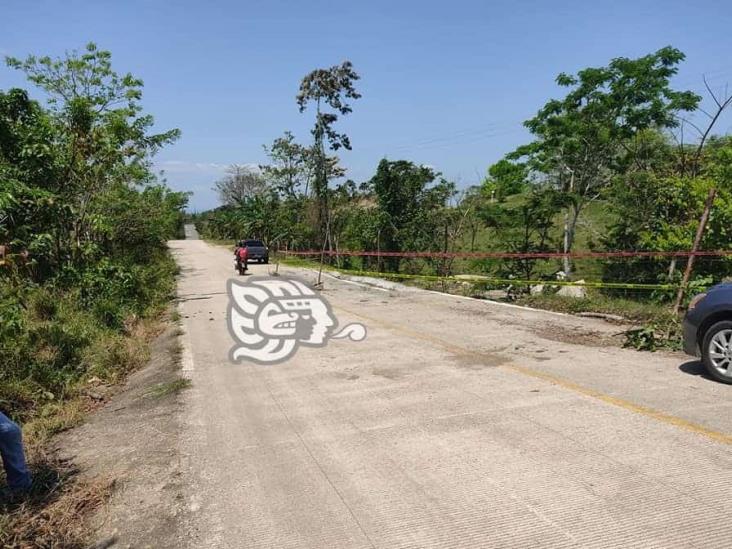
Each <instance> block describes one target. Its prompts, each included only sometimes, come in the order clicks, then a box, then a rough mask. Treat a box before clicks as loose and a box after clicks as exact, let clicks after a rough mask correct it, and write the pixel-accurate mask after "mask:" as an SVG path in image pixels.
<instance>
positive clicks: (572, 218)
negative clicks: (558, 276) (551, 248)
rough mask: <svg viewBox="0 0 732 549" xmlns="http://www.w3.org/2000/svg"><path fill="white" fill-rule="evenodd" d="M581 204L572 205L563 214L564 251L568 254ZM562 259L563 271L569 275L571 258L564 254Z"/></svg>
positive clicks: (572, 242)
mask: <svg viewBox="0 0 732 549" xmlns="http://www.w3.org/2000/svg"><path fill="white" fill-rule="evenodd" d="M581 211H582V206H581V205H580V204H576V205H572V206H571V208H570V210H568V211H567V213H566V214H565V216H564V253H565V254H569V253H571V252H572V245H573V244H574V236H575V232H576V229H577V220H578V219H579V215H580V212H581ZM563 261H564V265H563V266H564V273H565V274H566V275H567V277H568V278H569V276H570V275H571V274H572V268H573V265H572V260H571V259H570V258H569V257H567V256H566V255H565V256H564V258H563Z"/></svg>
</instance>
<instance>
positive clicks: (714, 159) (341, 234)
mask: <svg viewBox="0 0 732 549" xmlns="http://www.w3.org/2000/svg"><path fill="white" fill-rule="evenodd" d="M683 59H684V55H683V54H682V53H681V52H680V51H678V50H676V49H674V48H671V47H666V48H663V49H660V50H658V51H657V52H655V53H652V54H649V55H646V56H644V57H641V58H638V59H627V58H619V59H614V60H612V61H611V62H610V63H609V64H608V65H607V66H605V67H599V68H588V69H585V70H582V71H579V72H578V73H577V74H576V75H567V74H560V75H559V76H558V78H557V83H558V84H559V85H560V87H562V88H565V89H566V90H567V93H566V95H565V96H564V97H563V98H561V99H552V100H550V101H548V102H547V103H546V104H545V105H544V106H543V107H542V108H541V109H540V110H539V111H538V113H537V115H536V116H535V117H533V118H532V119H530V120H528V121H526V122H525V126H526V127H527V128H528V129H529V131H530V132H531V134H532V136H533V140H532V141H531V142H530V143H528V144H526V145H524V146H521V147H519V148H518V149H517V150H515V151H513V152H511V153H510V154H508V155H506V157H505V158H504V159H501V160H500V161H498V162H497V163H495V164H494V165H492V166H490V168H489V169H488V175H487V177H486V178H485V180H484V181H482V182H481V183H480V184H479V185H476V186H473V187H470V188H468V189H464V190H461V191H458V190H457V189H456V186H455V185H454V184H453V183H451V182H449V181H446V180H445V179H444V178H442V177H441V175H440V174H439V173H436V172H435V171H434V170H433V169H431V168H428V167H425V166H419V165H416V164H414V163H412V162H409V161H407V160H389V159H383V160H382V161H381V162H380V163H379V165H378V167H377V169H376V173H375V174H374V176H373V177H372V178H371V179H369V180H368V181H365V182H363V183H361V184H358V185H357V184H356V183H354V182H353V181H350V180H345V181H344V176H345V173H344V170H343V169H342V168H340V166H339V165H338V159H337V157H336V156H329V155H330V154H333V153H332V152H328V151H326V148H325V145H326V144H328V145H329V149H330V151H336V150H337V149H338V148H339V147H341V146H343V147H346V148H350V140H349V139H348V138H347V137H346V136H344V135H343V134H338V133H336V132H335V130H334V129H333V125H334V124H335V123H336V122H337V116H338V115H339V114H347V113H349V112H351V106H350V104H349V103H348V101H349V100H352V99H357V98H358V97H359V95H358V93H356V91H355V89H354V82H355V81H356V80H358V75H357V74H356V73H355V72H354V71H353V68H352V67H351V65H350V63H344V64H343V65H340V66H335V67H331V68H329V69H321V70H318V71H314V72H313V73H311V74H309V75H307V76H306V77H305V79H304V80H303V85H302V86H301V94H300V95H299V96H298V102H299V103H300V105H301V107H302V106H303V92H302V90H306V91H307V97H308V98H309V100H310V101H312V102H315V103H316V104H317V107H318V110H317V116H316V124H315V128H314V129H313V132H312V133H313V143H312V145H302V144H298V143H296V142H295V140H294V137H293V136H292V134H290V133H288V132H286V133H285V135H284V137H282V138H280V139H278V140H276V141H275V142H274V143H273V144H272V145H271V146H268V147H265V150H266V151H267V153H268V155H269V157H270V159H271V162H270V163H269V164H268V165H265V166H261V167H260V168H259V169H258V170H252V169H247V168H242V167H233V168H232V170H231V172H230V174H229V175H228V176H227V178H225V179H224V180H222V181H219V182H218V184H217V189H218V190H219V192H220V195H221V199H222V206H221V207H219V208H217V209H216V210H212V211H209V212H204V213H202V214H199V215H198V216H197V218H196V221H197V224H198V227H199V230H200V231H201V232H202V233H203V235H204V236H205V237H208V238H213V239H235V238H241V237H243V236H248V237H258V238H262V239H264V240H265V241H267V243H268V244H269V245H270V246H272V247H274V248H279V249H285V248H287V249H311V250H321V249H325V250H328V251H330V252H332V253H333V254H334V257H333V261H335V262H336V263H337V264H338V265H339V266H340V267H343V268H349V267H351V268H367V269H377V270H379V271H388V272H402V273H423V274H440V275H445V274H452V273H455V272H471V273H480V274H488V275H491V276H495V277H504V278H505V277H510V278H515V279H517V280H519V279H525V280H528V279H536V278H553V277H555V275H556V273H557V271H559V270H561V271H563V272H564V274H565V275H566V276H568V277H569V278H570V279H573V278H574V279H577V278H581V277H586V278H587V277H591V278H593V279H595V280H605V281H615V282H642V283H654V284H660V283H677V282H678V281H679V279H680V276H681V271H682V270H683V269H682V268H680V267H681V266H682V265H677V261H676V260H673V259H668V258H665V259H617V260H613V261H602V262H600V261H597V260H593V261H571V260H570V259H568V258H567V259H564V260H562V261H559V260H535V259H521V260H519V259H514V260H482V261H467V260H450V259H419V260H416V259H401V260H400V259H398V258H388V259H386V260H376V259H370V258H363V259H359V258H353V257H349V256H339V255H338V252H339V251H344V250H368V251H397V252H399V251H440V252H452V251H510V252H573V251H577V250H593V251H614V250H623V251H685V250H689V249H691V247H692V241H693V238H694V234H695V231H696V228H697V226H698V222H699V218H700V216H701V213H702V210H703V207H704V202H705V199H706V197H707V192H708V190H709V189H710V188H712V187H713V188H715V189H716V191H717V198H716V201H715V202H714V206H713V210H712V215H711V217H710V221H709V225H708V227H707V230H706V231H705V233H704V236H703V240H702V242H701V247H702V249H726V248H727V247H728V246H729V234H728V231H729V229H728V228H729V227H730V221H731V220H732V219H731V216H732V168H730V166H731V165H732V164H731V163H730V161H731V160H732V138H730V137H729V136H716V137H715V136H713V129H714V124H715V122H716V121H717V120H718V119H719V115H720V114H721V113H722V111H724V110H725V108H727V107H728V106H729V104H730V99H729V98H727V97H720V96H719V95H718V94H714V93H713V91H712V90H711V88H710V89H709V94H710V95H709V98H708V102H710V103H711V104H712V107H713V110H711V111H710V110H709V109H702V108H701V105H702V102H703V100H702V97H700V96H698V95H696V94H695V93H692V92H689V91H679V90H674V89H673V87H672V86H671V78H672V77H673V76H674V75H675V74H676V72H677V70H678V66H679V64H680V63H681V62H682V61H683ZM326 106H330V107H331V112H326V111H325V110H324V107H326ZM707 116H708V117H709V120H708V121H707V122H706V123H704V124H702V123H700V122H699V120H703V119H704V118H705V117H707ZM695 121H696V122H695ZM690 131H691V132H697V133H698V136H696V137H695V138H694V139H693V140H692V142H685V141H684V135H688V134H689V132H690ZM324 135H326V136H331V135H332V136H334V137H333V139H332V140H331V141H328V140H327V139H324V138H323V136H324ZM323 178H326V179H327V180H329V181H330V182H331V184H330V185H328V184H325V185H323V183H322V180H323ZM729 267H730V263H729V260H727V259H719V258H715V259H706V260H702V261H700V262H699V263H698V264H697V268H696V270H695V277H696V279H697V282H704V283H709V282H711V281H713V280H719V279H721V278H722V277H724V276H726V275H727V273H728V271H729ZM645 297H646V298H647V297H654V298H659V299H668V298H669V294H668V293H656V294H655V295H653V296H649V295H648V294H647V293H646V294H645Z"/></svg>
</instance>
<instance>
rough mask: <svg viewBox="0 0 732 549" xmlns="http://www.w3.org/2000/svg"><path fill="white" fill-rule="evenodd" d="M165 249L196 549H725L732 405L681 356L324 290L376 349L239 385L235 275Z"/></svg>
mask: <svg viewBox="0 0 732 549" xmlns="http://www.w3.org/2000/svg"><path fill="white" fill-rule="evenodd" d="M171 246H172V248H173V250H174V253H175V255H176V257H177V258H178V261H179V262H180V264H181V266H182V268H183V275H182V278H181V281H180V285H179V295H180V298H181V311H182V314H183V315H184V318H183V320H184V329H185V332H186V333H185V335H184V337H183V339H184V359H183V368H184V370H185V371H186V374H187V375H188V376H190V378H191V379H192V381H193V386H192V388H191V389H190V390H189V391H188V392H186V393H185V394H186V399H187V405H186V408H187V411H186V417H185V418H184V421H185V424H186V425H187V428H186V431H185V433H184V435H183V437H182V442H181V449H180V451H181V455H182V460H183V464H184V470H186V471H187V473H186V479H187V482H188V483H189V487H188V490H187V494H188V495H187V503H188V505H189V508H190V510H191V516H192V518H191V520H190V521H189V522H188V523H187V524H186V525H185V528H187V529H188V532H187V537H188V539H189V540H190V546H191V547H217V548H218V547H221V548H231V547H272V548H283V547H313V548H323V547H330V548H351V547H380V548H381V547H383V548H396V547H415V548H421V547H481V548H485V547H490V548H493V547H520V548H523V547H618V548H627V547H643V548H646V547H658V548H670V547H705V548H708V547H732V515H730V512H729V509H730V505H731V504H732V501H731V499H732V498H731V497H730V493H731V487H732V387H729V386H724V385H720V384H718V383H715V382H712V381H710V380H708V379H706V378H704V377H703V376H701V375H699V372H700V370H699V367H698V366H697V365H695V364H694V363H692V362H689V361H687V359H685V358H684V357H683V356H682V355H670V354H660V353H657V354H650V353H637V352H634V351H630V350H623V349H620V348H617V347H615V346H609V345H605V346H603V345H602V344H600V345H595V344H596V343H597V342H600V343H602V341H606V340H608V339H610V338H612V336H613V334H614V332H616V331H617V327H613V326H610V325H608V324H606V323H604V322H602V321H595V320H588V319H579V318H575V317H569V316H562V315H556V314H552V313H545V312H536V311H529V310H525V309H520V308H513V307H509V306H504V305H499V304H490V303H486V302H480V301H473V300H466V299H460V298H456V297H451V296H445V295H440V294H433V293H428V292H420V291H383V290H378V289H373V288H367V287H363V286H360V285H357V284H353V283H348V282H344V281H337V280H334V279H331V278H327V279H326V283H325V289H324V292H323V295H324V296H325V297H327V299H328V300H330V302H331V304H332V305H333V308H334V311H335V314H336V315H337V316H338V319H339V321H340V323H341V324H346V323H348V322H352V321H360V322H363V323H364V324H366V325H367V327H368V330H369V333H368V338H367V339H366V341H363V342H360V343H355V342H351V341H341V340H339V341H331V342H330V343H329V344H328V346H327V347H326V348H323V349H300V350H299V352H298V354H297V355H296V356H295V357H294V358H293V359H291V360H289V361H288V362H285V363H283V364H279V365H274V366H258V365H254V364H238V365H233V364H230V363H229V362H228V361H227V352H228V350H229V349H230V347H231V345H232V341H231V340H230V336H229V334H228V332H227V329H226V320H225V315H226V304H227V300H226V295H225V283H226V280H227V279H228V278H229V277H231V276H233V275H234V270H233V254H232V253H231V252H230V251H227V250H224V249H222V248H219V247H213V246H210V245H208V244H206V243H205V242H204V241H201V240H188V241H176V242H173V243H172V244H171ZM271 268H272V266H271V265H269V266H265V265H262V266H257V265H254V266H253V267H252V272H253V273H255V274H259V273H262V274H265V273H266V272H267V271H268V269H271ZM281 271H282V269H281ZM289 271H290V272H292V270H291V269H290V270H289ZM298 274H300V275H301V276H303V277H305V278H308V277H310V278H312V276H313V275H312V273H310V272H307V271H302V272H299V273H298Z"/></svg>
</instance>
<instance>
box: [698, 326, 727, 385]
mask: <svg viewBox="0 0 732 549" xmlns="http://www.w3.org/2000/svg"><path fill="white" fill-rule="evenodd" d="M702 362H704V366H705V367H706V369H707V372H708V373H709V375H710V376H712V377H713V378H714V379H716V380H717V381H721V382H722V383H732V322H731V321H729V320H724V321H722V322H717V323H716V324H714V325H712V327H711V328H709V329H708V330H707V332H706V333H705V334H704V341H703V342H702Z"/></svg>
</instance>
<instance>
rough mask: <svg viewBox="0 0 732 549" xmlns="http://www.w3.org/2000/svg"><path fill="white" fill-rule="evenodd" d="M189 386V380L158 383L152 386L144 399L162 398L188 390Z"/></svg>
mask: <svg viewBox="0 0 732 549" xmlns="http://www.w3.org/2000/svg"><path fill="white" fill-rule="evenodd" d="M190 386H191V380H190V379H186V378H179V379H176V380H175V381H169V382H167V383H159V384H157V385H154V386H153V387H152V388H151V389H150V390H149V391H147V392H146V393H145V397H147V398H162V397H164V396H167V395H172V394H177V393H180V392H181V391H183V390H185V389H188V388H189V387H190Z"/></svg>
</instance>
